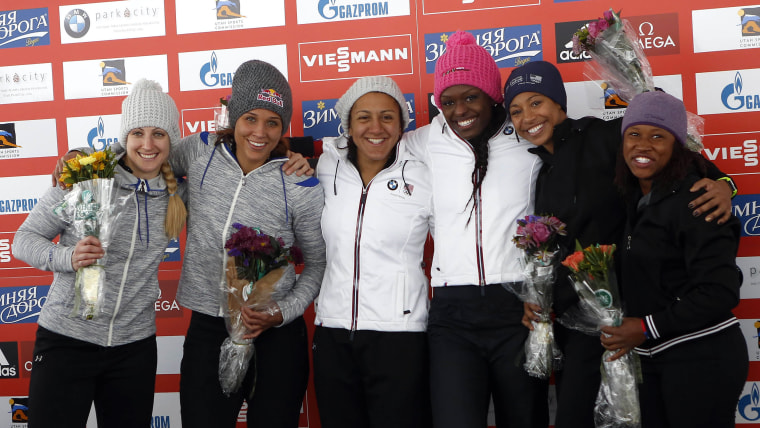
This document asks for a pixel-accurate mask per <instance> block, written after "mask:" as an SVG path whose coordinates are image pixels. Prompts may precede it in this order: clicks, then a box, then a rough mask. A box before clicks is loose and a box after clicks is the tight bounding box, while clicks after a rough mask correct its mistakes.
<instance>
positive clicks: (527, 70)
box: [504, 61, 567, 113]
mask: <svg viewBox="0 0 760 428" xmlns="http://www.w3.org/2000/svg"><path fill="white" fill-rule="evenodd" d="M523 92H537V93H539V94H541V95H545V96H547V97H549V98H551V99H552V100H553V101H554V102H555V103H557V104H559V106H560V107H562V110H564V111H565V112H567V93H566V92H565V85H564V83H563V82H562V75H560V74H559V70H557V67H555V66H554V64H552V63H550V62H546V61H531V62H529V63H526V64H525V65H522V66H520V67H517V68H515V69H514V70H512V73H510V74H509V78H508V79H507V83H505V84H504V106H505V107H506V108H507V113H509V105H510V104H512V100H513V99H514V98H515V97H516V96H517V95H519V94H521V93H523Z"/></svg>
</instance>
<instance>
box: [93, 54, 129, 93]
mask: <svg viewBox="0 0 760 428" xmlns="http://www.w3.org/2000/svg"><path fill="white" fill-rule="evenodd" d="M100 70H101V73H100V75H101V77H102V82H103V86H104V87H109V86H125V85H127V84H128V83H129V82H127V80H126V79H127V72H126V69H125V68H124V60H123V59H111V60H104V61H100Z"/></svg>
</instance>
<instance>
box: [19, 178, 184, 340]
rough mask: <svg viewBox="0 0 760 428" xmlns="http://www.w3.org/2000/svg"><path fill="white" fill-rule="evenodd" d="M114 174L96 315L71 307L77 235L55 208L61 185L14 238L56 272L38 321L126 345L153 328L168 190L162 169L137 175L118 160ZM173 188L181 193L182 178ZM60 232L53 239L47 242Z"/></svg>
mask: <svg viewBox="0 0 760 428" xmlns="http://www.w3.org/2000/svg"><path fill="white" fill-rule="evenodd" d="M115 180H116V182H117V183H118V195H119V197H124V198H126V203H125V205H124V206H123V207H122V209H123V213H122V215H121V216H120V217H118V218H117V220H116V225H115V228H114V232H113V237H112V242H111V244H110V245H109V247H108V249H107V254H106V285H105V290H104V303H103V312H102V313H101V314H100V315H99V316H97V317H96V318H95V319H93V320H84V319H82V318H81V317H79V316H72V315H71V314H72V311H73V308H74V298H75V292H74V280H75V278H76V272H75V271H74V270H73V268H72V267H71V255H72V254H73V253H74V247H75V246H76V243H77V242H79V240H80V239H81V237H80V236H77V234H76V231H75V230H74V228H73V226H70V225H68V224H67V223H65V222H64V221H63V220H61V219H60V218H59V217H58V216H57V215H56V214H54V213H53V208H54V207H55V206H56V205H58V203H59V202H60V201H61V200H63V196H64V195H65V193H66V191H65V190H61V189H59V188H51V189H49V190H48V191H47V192H46V193H45V195H44V196H43V197H42V198H41V199H40V201H39V203H38V204H37V205H35V207H34V209H33V210H32V212H31V213H29V216H28V217H27V218H26V220H25V221H24V223H23V224H22V225H21V227H19V229H18V231H17V232H16V236H15V237H14V239H13V256H14V257H16V258H18V259H19V260H23V261H24V262H26V263H28V264H29V265H31V266H33V267H36V268H37V269H42V270H48V271H53V272H55V274H54V276H53V283H52V285H51V286H50V291H49V292H48V296H47V301H46V302H45V305H44V306H43V307H42V311H41V313H40V316H39V320H38V323H39V325H41V326H42V327H44V328H46V329H48V330H50V331H53V332H55V333H58V334H62V335H64V336H68V337H72V338H74V339H79V340H83V341H86V342H90V343H94V344H96V345H100V346H118V345H124V344H127V343H132V342H135V341H137V340H140V339H144V338H146V337H149V336H151V335H153V334H155V333H156V322H155V318H156V312H155V301H156V299H157V298H158V294H159V288H158V276H157V275H158V266H159V263H160V262H161V260H162V259H163V254H164V250H165V249H166V246H167V244H168V242H169V240H168V238H167V237H166V233H165V232H164V218H165V217H166V207H167V205H168V202H169V195H168V193H167V191H166V182H165V181H164V179H163V176H162V175H160V174H159V175H158V176H157V177H155V178H153V179H151V180H147V181H146V180H141V179H139V178H137V177H135V176H134V175H132V174H130V173H129V172H127V171H126V170H124V169H123V168H122V167H121V166H117V168H116V175H115ZM178 191H180V192H181V193H180V194H183V193H184V185H182V184H180V186H179V188H178ZM59 235H60V240H59V243H58V244H57V245H56V244H54V243H52V242H51V240H52V239H53V238H55V237H56V236H59Z"/></svg>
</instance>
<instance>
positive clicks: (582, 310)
mask: <svg viewBox="0 0 760 428" xmlns="http://www.w3.org/2000/svg"><path fill="white" fill-rule="evenodd" d="M614 251H615V245H594V246H589V247H586V248H582V249H581V248H580V246H579V245H578V247H577V250H576V251H575V253H573V254H571V255H570V256H568V257H567V258H565V260H564V261H563V262H562V264H563V265H565V266H567V267H568V268H569V269H570V271H571V275H570V281H571V282H572V284H573V287H574V288H575V291H576V293H577V294H578V298H579V302H578V305H576V306H574V307H572V308H570V309H568V310H566V311H565V313H564V314H562V316H561V317H559V318H558V319H557V322H559V323H560V324H562V325H564V326H565V327H567V328H572V329H576V330H579V331H582V332H584V333H587V334H592V335H600V334H602V333H601V327H603V326H619V325H620V324H621V322H622V319H623V310H622V305H621V302H620V294H619V292H618V286H617V280H616V276H615V267H614V263H613V257H612V253H613V252H614ZM613 354H614V352H610V351H605V353H604V354H603V355H602V362H601V375H602V381H601V384H600V386H599V392H598V394H597V397H596V405H595V406H594V422H595V426H596V428H639V427H641V410H640V408H639V398H638V383H640V378H641V375H640V373H641V371H640V369H639V364H638V355H636V354H635V353H632V352H629V353H627V354H626V355H624V356H623V357H621V358H619V359H617V360H615V361H607V358H609V357H610V356H611V355H613Z"/></svg>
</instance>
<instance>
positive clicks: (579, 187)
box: [504, 61, 731, 428]
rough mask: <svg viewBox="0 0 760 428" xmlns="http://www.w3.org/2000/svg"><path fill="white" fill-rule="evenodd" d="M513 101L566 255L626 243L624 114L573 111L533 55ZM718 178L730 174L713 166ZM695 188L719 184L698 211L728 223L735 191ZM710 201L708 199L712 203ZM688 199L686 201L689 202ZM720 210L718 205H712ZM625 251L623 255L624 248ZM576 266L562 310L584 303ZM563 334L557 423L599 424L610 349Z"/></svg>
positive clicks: (514, 78)
mask: <svg viewBox="0 0 760 428" xmlns="http://www.w3.org/2000/svg"><path fill="white" fill-rule="evenodd" d="M504 90H505V95H504V96H505V105H506V107H507V112H508V114H509V117H510V119H511V121H512V123H513V125H514V127H515V129H516V130H517V134H518V135H519V136H520V137H521V138H523V139H525V140H528V141H529V142H530V143H532V144H533V145H534V146H535V147H533V148H531V149H530V152H531V153H534V154H536V155H537V156H538V157H540V158H541V160H542V161H543V165H542V167H541V171H540V173H539V175H538V179H537V182H536V199H535V208H536V212H537V213H539V214H552V215H554V216H556V217H558V218H559V219H560V220H562V221H563V222H565V223H566V224H567V235H566V236H564V237H560V240H559V243H560V248H561V251H562V252H563V253H564V254H563V255H561V258H564V255H567V254H570V253H572V252H573V251H574V248H575V242H576V240H577V241H579V242H580V243H581V245H583V246H587V245H592V244H614V243H619V242H620V239H621V237H622V234H623V228H624V220H625V205H624V202H623V199H622V198H621V197H620V195H619V193H618V190H617V188H616V186H615V185H614V177H615V163H616V158H617V154H618V151H619V148H620V135H621V134H620V124H621V122H622V118H621V119H615V120H610V121H604V120H602V119H599V118H595V117H585V118H582V119H570V118H568V117H567V113H566V111H567V95H566V93H565V86H564V84H563V81H562V76H561V75H560V73H559V70H557V68H556V67H555V66H554V65H553V64H551V63H548V62H546V61H532V62H529V63H527V64H525V65H523V66H521V67H518V68H515V69H514V70H513V71H512V72H511V74H510V76H509V78H508V79H507V81H506V84H505V88H504ZM707 176H708V177H711V178H713V179H717V178H721V177H724V178H725V179H728V180H730V178H728V177H725V174H723V173H722V172H720V171H719V170H718V169H717V168H715V167H714V166H712V165H711V167H710V168H709V169H708V173H707ZM697 184H698V185H695V186H694V188H693V190H697V189H698V188H702V187H706V188H708V189H712V190H711V191H708V192H706V193H705V194H704V195H702V196H699V197H697V195H694V198H693V199H694V200H691V201H688V203H691V204H693V206H694V207H696V208H695V209H694V212H693V214H694V215H700V214H701V213H705V212H706V213H708V214H707V216H706V217H705V220H707V221H711V220H713V219H717V222H718V223H721V222H724V221H726V220H727V219H728V218H729V217H730V214H731V198H730V196H731V191H730V190H729V186H726V185H725V184H721V183H720V181H718V182H716V181H713V180H709V179H707V180H703V181H700V182H699V183H697ZM705 201H706V202H705ZM686 205H687V204H686V203H685V204H684V206H686ZM713 205H717V207H718V208H717V209H715V210H712V206H713ZM616 255H617V254H616ZM568 273H569V272H568V270H567V268H565V267H564V266H560V267H559V268H558V273H557V275H556V278H557V279H556V282H555V288H554V302H553V310H554V312H555V314H556V315H558V316H560V315H562V314H563V313H564V312H565V311H566V310H568V309H570V308H571V307H573V306H575V305H577V302H578V298H577V295H576V293H575V291H574V289H573V286H572V284H571V283H570V281H568V279H567V278H568ZM526 307H527V308H529V309H528V310H526V314H525V315H526V317H525V319H524V320H523V323H524V324H525V326H526V327H528V328H532V326H531V322H530V320H531V319H536V320H537V319H538V315H536V314H535V313H533V312H532V310H530V309H536V310H537V309H538V308H537V307H532V308H531V307H530V306H529V305H526ZM554 327H555V338H556V340H557V343H558V345H559V346H560V349H561V350H562V353H563V355H564V363H563V369H562V370H561V371H557V372H556V373H555V386H556V392H557V413H556V417H555V427H556V428H587V427H591V426H594V403H595V400H596V395H597V392H598V390H599V383H600V380H601V375H600V371H599V360H600V358H601V356H602V353H603V352H604V349H603V348H602V346H600V343H599V338H598V337H597V336H591V335H586V334H584V333H582V332H580V331H577V330H572V329H569V328H566V327H564V326H563V325H561V324H555V326H554Z"/></svg>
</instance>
